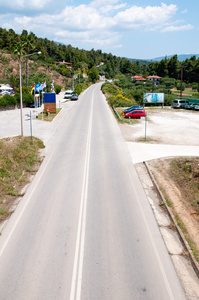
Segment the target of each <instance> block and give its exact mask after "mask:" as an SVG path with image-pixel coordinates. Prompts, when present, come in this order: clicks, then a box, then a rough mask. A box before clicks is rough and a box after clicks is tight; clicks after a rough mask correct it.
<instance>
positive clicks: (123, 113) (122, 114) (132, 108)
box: [121, 105, 143, 116]
mask: <svg viewBox="0 0 199 300" xmlns="http://www.w3.org/2000/svg"><path fill="white" fill-rule="evenodd" d="M135 109H143V107H141V106H139V105H133V106H131V107H129V108H127V109H125V110H124V111H123V112H122V113H121V116H125V114H127V113H128V112H132V111H133V110H135Z"/></svg>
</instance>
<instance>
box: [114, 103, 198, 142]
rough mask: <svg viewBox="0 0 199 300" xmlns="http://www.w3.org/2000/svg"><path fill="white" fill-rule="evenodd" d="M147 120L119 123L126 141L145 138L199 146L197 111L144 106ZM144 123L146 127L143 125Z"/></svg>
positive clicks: (153, 140)
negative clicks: (130, 123) (134, 122)
mask: <svg viewBox="0 0 199 300" xmlns="http://www.w3.org/2000/svg"><path fill="white" fill-rule="evenodd" d="M146 112H147V122H146V124H145V120H138V122H137V123H136V124H133V125H129V124H120V128H121V131H122V134H123V136H124V138H125V140H126V141H128V142H137V141H140V140H143V138H145V128H146V138H147V140H149V141H150V143H153V144H154V143H155V144H169V145H189V146H190V145H192V146H199V139H198V134H199V112H198V111H188V110H182V109H172V108H157V109H150V108H146ZM145 125H146V127H145Z"/></svg>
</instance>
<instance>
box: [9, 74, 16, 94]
mask: <svg viewBox="0 0 199 300" xmlns="http://www.w3.org/2000/svg"><path fill="white" fill-rule="evenodd" d="M17 83H18V78H17V77H16V76H15V75H13V74H11V75H10V77H9V84H10V85H11V86H12V87H13V89H14V91H15V92H16V88H17Z"/></svg>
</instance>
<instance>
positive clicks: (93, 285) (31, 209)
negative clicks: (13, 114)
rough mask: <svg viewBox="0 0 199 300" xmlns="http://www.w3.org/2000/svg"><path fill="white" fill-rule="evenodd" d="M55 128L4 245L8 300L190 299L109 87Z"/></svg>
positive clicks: (91, 92) (3, 284)
mask: <svg viewBox="0 0 199 300" xmlns="http://www.w3.org/2000/svg"><path fill="white" fill-rule="evenodd" d="M66 105H67V104H66ZM54 122H55V124H54V127H52V132H51V135H52V138H51V140H50V141H49V142H48V147H47V150H46V157H45V160H44V162H43V164H42V166H41V168H40V170H39V171H38V173H37V175H36V176H35V177H34V179H33V181H32V183H31V184H30V185H29V187H28V190H27V192H26V194H25V196H24V197H23V198H22V200H21V202H20V204H19V205H18V207H17V209H16V211H15V213H14V214H13V215H12V216H11V218H10V220H9V222H8V223H7V224H6V226H5V228H4V230H3V232H2V234H1V236H0V299H1V300H7V299H9V300H10V299H14V300H27V299H28V300H32V299H34V300H45V299H48V300H51V299H57V300H62V299H64V300H68V299H69V300H75V299H76V300H80V299H81V300H88V299H91V300H98V299H106V300H110V299H111V300H112V299H114V300H115V299H118V300H126V299H129V300H133V299H135V300H137V299H146V300H150V299H151V300H152V299H153V300H156V299H157V300H159V299H161V300H163V299H175V300H176V299H180V300H183V299H186V297H185V295H184V292H183V289H182V287H181V285H180V283H179V280H178V277H177V275H176V272H175V270H174V267H173V264H172V262H171V259H170V256H169V254H168V252H167V249H166V247H165V244H164V242H163V240H162V236H161V234H160V231H159V228H158V226H157V223H156V221H155V219H154V216H153V213H152V211H151V207H150V206H149V204H148V200H147V198H146V195H145V193H144V191H143V188H142V186H141V183H140V181H139V179H138V176H137V173H136V171H135V169H134V166H133V165H132V160H131V157H130V154H129V152H128V149H127V146H126V144H125V142H124V140H123V137H122V135H121V132H120V130H119V127H118V124H117V122H116V121H115V119H114V117H113V115H112V113H111V112H110V110H109V108H108V105H107V103H106V101H105V98H104V96H103V95H102V93H101V92H100V84H96V85H93V86H92V87H90V88H89V89H88V90H87V91H86V92H84V93H83V95H81V96H80V98H79V100H78V101H77V102H73V104H72V106H70V111H69V110H67V109H63V110H62V112H61V114H60V116H59V117H58V118H57V119H56V120H55V121H54Z"/></svg>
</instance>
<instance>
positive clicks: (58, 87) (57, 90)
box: [54, 84, 62, 94]
mask: <svg viewBox="0 0 199 300" xmlns="http://www.w3.org/2000/svg"><path fill="white" fill-rule="evenodd" d="M61 89H62V86H61V85H57V84H55V87H54V90H55V93H56V94H59V93H60V92H61Z"/></svg>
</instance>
